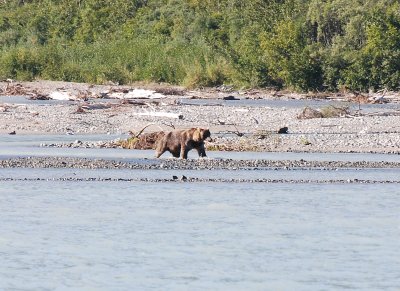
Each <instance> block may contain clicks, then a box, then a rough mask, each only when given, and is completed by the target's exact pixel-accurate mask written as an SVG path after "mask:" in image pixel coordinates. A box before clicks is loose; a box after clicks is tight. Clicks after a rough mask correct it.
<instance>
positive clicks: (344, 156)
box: [0, 134, 400, 162]
mask: <svg viewBox="0 0 400 291" xmlns="http://www.w3.org/2000/svg"><path fill="white" fill-rule="evenodd" d="M117 138H121V139H126V138H127V135H106V134H99V135H5V134H0V159H5V158H9V157H18V156H19V157H23V156H24V157H26V156H69V157H88V158H105V159H108V158H112V159H127V160H134V159H143V158H149V159H151V158H153V157H154V151H153V150H126V149H84V148H51V147H40V145H41V144H51V143H67V142H69V143H71V142H74V141H75V140H80V141H105V140H114V139H117ZM196 155H197V153H196V152H195V151H191V152H189V158H197V156H196ZM207 155H208V156H209V157H210V158H224V159H236V160H243V159H249V160H255V159H268V160H300V159H304V160H307V161H374V162H380V161H388V162H400V155H398V154H370V153H293V152H289V153H286V152H282V153H280V152H219V151H215V152H213V151H208V152H207ZM168 157H171V155H169V154H168V153H165V154H164V155H163V158H168Z"/></svg>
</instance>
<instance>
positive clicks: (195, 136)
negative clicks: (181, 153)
mask: <svg viewBox="0 0 400 291" xmlns="http://www.w3.org/2000/svg"><path fill="white" fill-rule="evenodd" d="M193 140H194V141H197V142H198V141H201V129H200V128H196V129H195V131H194V132H193Z"/></svg>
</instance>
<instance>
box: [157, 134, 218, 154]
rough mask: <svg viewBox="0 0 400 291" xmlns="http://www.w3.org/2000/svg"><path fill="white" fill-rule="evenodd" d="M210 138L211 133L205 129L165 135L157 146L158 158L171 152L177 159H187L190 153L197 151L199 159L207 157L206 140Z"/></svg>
mask: <svg viewBox="0 0 400 291" xmlns="http://www.w3.org/2000/svg"><path fill="white" fill-rule="evenodd" d="M209 137H210V131H209V130H208V129H204V128H190V129H186V130H174V131H170V132H167V133H165V135H164V136H163V137H161V138H160V139H159V140H158V141H157V144H156V157H157V158H159V157H160V156H161V155H162V154H163V153H165V152H166V151H169V152H170V153H171V154H172V155H173V156H174V157H175V158H179V157H181V158H182V159H187V156H188V152H189V151H190V150H191V149H196V150H197V152H198V153H199V157H206V150H205V148H204V140H205V139H207V138H209Z"/></svg>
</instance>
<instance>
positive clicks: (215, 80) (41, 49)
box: [0, 0, 400, 91]
mask: <svg viewBox="0 0 400 291" xmlns="http://www.w3.org/2000/svg"><path fill="white" fill-rule="evenodd" d="M0 51H1V54H0V78H16V79H20V80H32V79H35V78H44V79H54V80H66V81H76V82H93V83H104V82H107V81H113V82H118V83H130V82H133V81H138V80H144V81H155V82H169V83H173V84H182V85H185V86H188V87H199V86H215V85H219V84H223V83H229V84H233V85H235V86H236V87H243V86H245V87H258V86H277V87H280V88H288V89H292V90H299V91H307V90H331V91H335V90H339V89H340V88H342V87H344V86H346V87H348V88H351V89H355V90H369V89H375V90H377V89H381V88H388V89H392V90H398V89H399V84H400V4H399V2H398V1H397V0H366V1H353V0H326V1H320V0H279V1H278V0H273V1H259V0H249V1H239V0H218V1H210V0H206V1H205V0H203V1H200V0H184V1H178V0H172V1H156V0H116V1H115V0H100V1H98V0H76V1H69V0H32V1H20V0H11V1H3V2H2V3H1V4H0Z"/></svg>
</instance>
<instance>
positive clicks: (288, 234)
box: [0, 181, 400, 290]
mask: <svg viewBox="0 0 400 291" xmlns="http://www.w3.org/2000/svg"><path fill="white" fill-rule="evenodd" d="M27 183H28V182H2V183H1V188H0V200H1V203H0V219H1V221H2V231H1V234H0V260H1V262H2V264H1V266H0V289H1V290H342V289H350V290H398V289H399V288H400V277H399V276H398V270H399V268H400V257H399V256H398V249H399V247H400V216H399V213H400V212H399V210H400V199H399V194H400V190H399V189H398V186H396V185H390V184H385V185H379V186H378V185H368V187H365V186H363V185H313V184H307V185H301V184H298V185H285V184H246V183H241V184H234V185H232V184H223V183H221V184H220V183H215V184H213V185H212V187H210V185H206V184H202V183H164V184H161V185H160V184H153V183H113V182H109V183H98V182H89V183H87V182H78V183H70V182H67V183H65V182H43V181H41V182H29V184H27Z"/></svg>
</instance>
